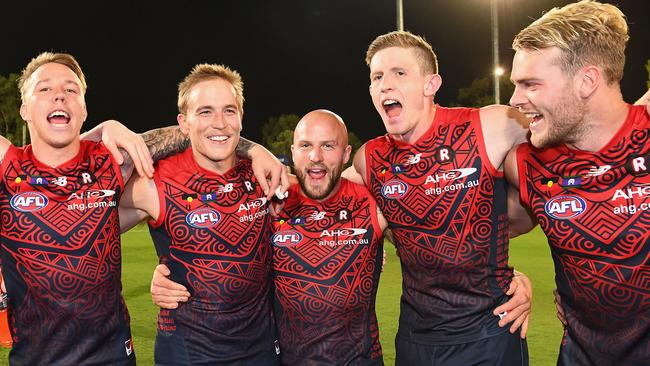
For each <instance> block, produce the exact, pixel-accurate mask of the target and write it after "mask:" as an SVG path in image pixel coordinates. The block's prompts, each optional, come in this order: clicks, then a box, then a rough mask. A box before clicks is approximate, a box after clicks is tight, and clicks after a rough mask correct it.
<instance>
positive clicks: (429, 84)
mask: <svg viewBox="0 0 650 366" xmlns="http://www.w3.org/2000/svg"><path fill="white" fill-rule="evenodd" d="M440 86H442V76H440V75H438V74H429V75H427V76H426V83H425V84H424V95H425V96H427V97H433V96H435V95H436V93H437V92H438V89H440Z"/></svg>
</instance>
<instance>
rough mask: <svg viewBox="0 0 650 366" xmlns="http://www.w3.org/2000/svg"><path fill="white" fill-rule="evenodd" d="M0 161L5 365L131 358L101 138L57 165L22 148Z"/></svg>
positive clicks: (116, 182) (112, 177) (116, 191)
mask: <svg viewBox="0 0 650 366" xmlns="http://www.w3.org/2000/svg"><path fill="white" fill-rule="evenodd" d="M1 169H2V182H1V184H0V186H1V187H0V205H1V206H0V210H1V211H0V218H1V222H2V236H1V241H2V272H3V275H4V277H5V280H6V285H7V292H8V294H9V321H10V324H11V330H12V333H13V341H14V345H13V348H12V349H11V352H10V354H9V363H10V364H12V365H30V366H32V365H82V364H83V365H128V364H135V353H134V352H133V344H132V341H131V332H130V329H129V314H128V312H127V309H126V305H125V304H124V301H123V299H122V295H121V288H122V283H121V277H120V276H121V261H122V259H121V254H120V253H121V248H120V228H119V218H118V212H117V205H118V203H119V200H120V196H121V194H122V191H123V187H124V184H123V182H122V175H121V173H120V169H119V166H118V165H117V164H116V163H115V161H114V160H113V158H112V157H111V156H110V154H109V152H108V150H107V149H106V148H105V147H104V146H103V145H102V144H100V143H94V142H86V141H82V142H81V147H80V151H79V154H78V155H77V156H76V157H75V158H73V159H72V160H69V161H68V162H65V163H64V164H62V165H60V166H58V167H57V168H51V167H48V166H46V165H44V164H42V163H40V162H38V161H37V160H36V158H35V157H34V155H33V151H32V149H31V146H27V147H25V148H15V147H13V146H12V147H10V148H9V150H8V151H7V154H6V156H5V158H4V160H3V161H2V168H1Z"/></svg>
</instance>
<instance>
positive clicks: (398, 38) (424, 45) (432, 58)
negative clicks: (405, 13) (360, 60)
mask: <svg viewBox="0 0 650 366" xmlns="http://www.w3.org/2000/svg"><path fill="white" fill-rule="evenodd" d="M389 47H401V48H413V49H414V50H415V53H416V55H417V58H418V63H419V64H420V69H422V72H423V73H424V74H425V75H427V74H437V73H438V57H436V54H435V52H433V49H432V48H431V45H430V44H429V43H428V42H427V41H426V40H425V39H424V38H422V37H420V36H417V35H415V34H413V33H411V32H406V31H394V32H390V33H386V34H382V35H381V36H379V37H377V38H375V40H374V41H372V43H370V46H368V50H367V51H366V65H368V66H370V61H372V58H373V57H374V56H375V54H376V53H377V52H379V51H381V50H383V49H384V48H389Z"/></svg>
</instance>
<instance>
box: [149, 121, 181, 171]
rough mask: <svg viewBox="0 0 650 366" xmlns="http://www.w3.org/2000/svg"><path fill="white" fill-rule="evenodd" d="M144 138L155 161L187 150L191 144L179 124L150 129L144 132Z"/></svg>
mask: <svg viewBox="0 0 650 366" xmlns="http://www.w3.org/2000/svg"><path fill="white" fill-rule="evenodd" d="M142 139H143V140H144V143H145V144H146V145H147V148H148V149H149V153H150V154H151V159H153V161H154V162H156V161H158V160H161V159H164V158H166V157H168V156H171V155H174V154H176V153H179V152H182V151H185V149H187V148H188V147H189V146H190V139H189V138H188V137H187V135H185V134H184V133H182V132H181V129H180V128H179V127H178V126H169V127H163V128H157V129H154V130H149V131H147V132H144V133H142Z"/></svg>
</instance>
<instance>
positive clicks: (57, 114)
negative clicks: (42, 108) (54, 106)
mask: <svg viewBox="0 0 650 366" xmlns="http://www.w3.org/2000/svg"><path fill="white" fill-rule="evenodd" d="M47 121H48V122H50V123H51V124H53V125H67V124H68V123H70V115H69V114H68V112H66V111H63V110H60V109H58V110H56V111H54V112H52V113H50V114H48V115H47Z"/></svg>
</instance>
